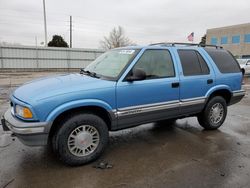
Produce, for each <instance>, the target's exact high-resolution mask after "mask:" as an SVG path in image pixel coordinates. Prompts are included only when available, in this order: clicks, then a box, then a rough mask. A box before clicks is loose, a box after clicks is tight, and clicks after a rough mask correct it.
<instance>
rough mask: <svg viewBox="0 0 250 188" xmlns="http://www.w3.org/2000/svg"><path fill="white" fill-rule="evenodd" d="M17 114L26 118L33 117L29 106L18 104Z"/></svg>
mask: <svg viewBox="0 0 250 188" xmlns="http://www.w3.org/2000/svg"><path fill="white" fill-rule="evenodd" d="M15 111H16V114H17V115H18V116H20V117H23V118H26V119H31V118H32V117H33V114H32V112H31V111H30V109H29V108H27V107H24V106H20V105H16V110H15Z"/></svg>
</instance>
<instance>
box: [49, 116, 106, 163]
mask: <svg viewBox="0 0 250 188" xmlns="http://www.w3.org/2000/svg"><path fill="white" fill-rule="evenodd" d="M82 125H87V126H89V127H92V128H94V129H95V130H96V131H97V132H98V136H99V141H98V144H97V146H96V148H95V149H94V150H93V151H92V153H90V154H88V155H86V156H76V155H74V154H73V153H72V152H71V151H70V149H69V146H68V138H69V136H70V135H71V133H73V131H74V130H76V128H81V126H82ZM108 139H109V132H108V127H107V125H106V123H105V122H104V121H103V119H101V118H100V117H98V116H96V115H94V114H91V113H81V114H80V113H79V114H75V115H72V116H69V117H68V118H66V119H65V120H64V121H62V122H61V126H60V128H59V129H58V130H57V131H56V133H55V134H54V136H53V137H52V147H53V150H54V152H55V153H56V155H57V156H58V158H59V159H60V160H61V161H62V162H63V163H65V164H67V165H70V166H78V165H83V164H87V163H89V162H91V161H94V160H95V159H97V158H98V157H99V156H100V155H101V154H102V153H103V151H104V149H105V147H106V146H107V143H108ZM82 142H85V140H83V141H82ZM74 143H76V142H74ZM83 150H84V151H85V152H86V150H85V149H83ZM87 151H88V150H87Z"/></svg>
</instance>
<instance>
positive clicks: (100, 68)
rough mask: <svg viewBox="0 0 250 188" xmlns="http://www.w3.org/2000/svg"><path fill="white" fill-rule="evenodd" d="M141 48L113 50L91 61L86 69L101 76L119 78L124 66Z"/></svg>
mask: <svg viewBox="0 0 250 188" xmlns="http://www.w3.org/2000/svg"><path fill="white" fill-rule="evenodd" d="M138 51H139V50H122V49H120V50H111V51H108V52H106V53H104V54H102V55H101V56H99V57H98V58H97V59H96V60H95V61H93V62H92V63H90V64H89V65H88V66H87V67H86V68H85V69H84V70H85V71H89V72H92V73H96V75H98V76H100V77H108V78H113V79H114V78H117V77H118V76H119V74H120V73H121V72H122V70H123V69H124V67H125V66H126V65H127V64H128V63H129V62H130V61H131V60H133V58H134V57H135V56H136V54H137V53H138Z"/></svg>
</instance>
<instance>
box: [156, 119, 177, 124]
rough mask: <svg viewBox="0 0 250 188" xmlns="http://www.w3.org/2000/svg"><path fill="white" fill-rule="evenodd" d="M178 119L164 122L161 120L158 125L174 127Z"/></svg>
mask: <svg viewBox="0 0 250 188" xmlns="http://www.w3.org/2000/svg"><path fill="white" fill-rule="evenodd" d="M176 120H177V119H175V118H173V119H164V120H160V121H157V122H156V123H157V125H173V124H175V122H176Z"/></svg>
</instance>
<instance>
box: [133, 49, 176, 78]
mask: <svg viewBox="0 0 250 188" xmlns="http://www.w3.org/2000/svg"><path fill="white" fill-rule="evenodd" d="M136 68H140V69H142V70H144V71H145V73H146V79H154V78H166V77H174V76H175V71H174V64H173V61H172V58H171V55H170V53H169V51H168V50H146V51H145V52H144V53H143V55H142V56H141V58H140V59H139V60H138V61H137V63H136V64H135V66H134V68H133V69H136Z"/></svg>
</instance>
